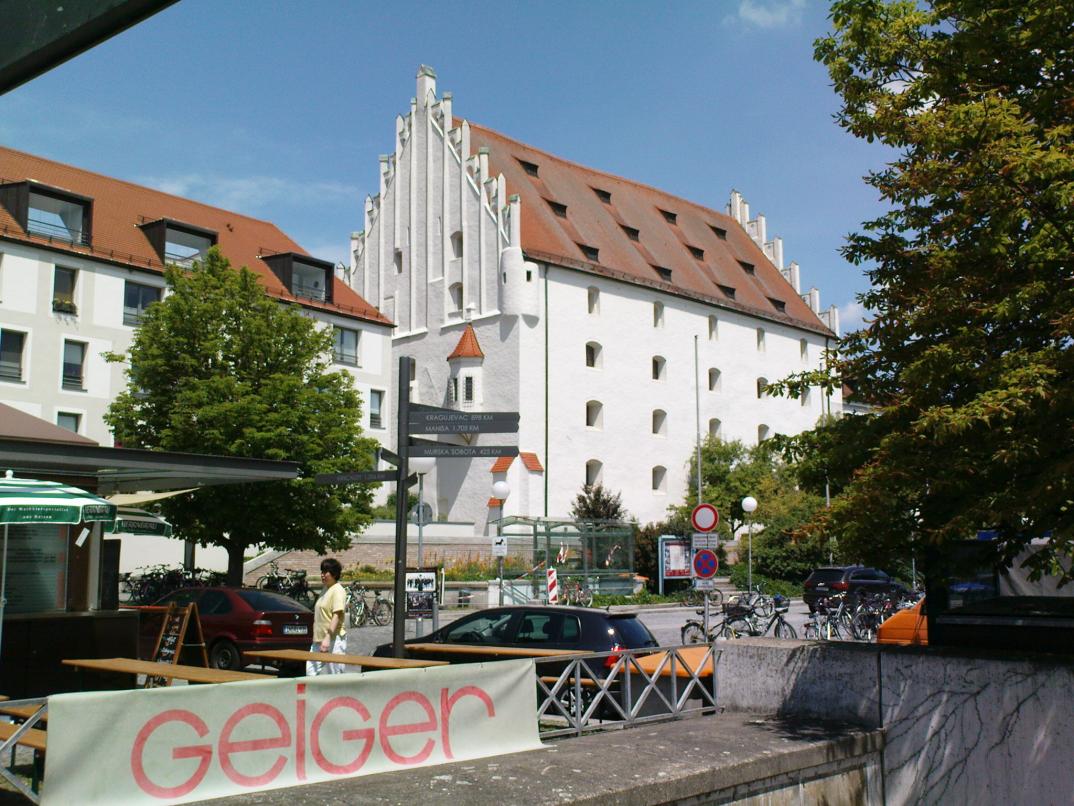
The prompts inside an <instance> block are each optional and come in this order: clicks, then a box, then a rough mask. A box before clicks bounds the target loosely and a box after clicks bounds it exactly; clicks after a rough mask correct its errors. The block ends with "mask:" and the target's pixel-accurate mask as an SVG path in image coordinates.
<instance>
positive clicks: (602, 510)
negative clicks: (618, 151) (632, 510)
mask: <svg viewBox="0 0 1074 806" xmlns="http://www.w3.org/2000/svg"><path fill="white" fill-rule="evenodd" d="M571 517H572V518H574V519H575V520H578V521H622V520H626V518H627V511H626V508H625V507H624V506H623V495H622V493H613V492H612V491H611V490H606V489H604V485H603V484H586V485H584V486H583V487H582V491H581V492H580V493H578V495H577V496H575V499H574V504H573V505H572V506H571Z"/></svg>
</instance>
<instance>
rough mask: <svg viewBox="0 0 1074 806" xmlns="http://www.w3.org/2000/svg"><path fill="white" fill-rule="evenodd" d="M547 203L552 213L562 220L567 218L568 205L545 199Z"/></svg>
mask: <svg viewBox="0 0 1074 806" xmlns="http://www.w3.org/2000/svg"><path fill="white" fill-rule="evenodd" d="M545 201H546V202H548V206H549V207H551V208H552V212H553V213H555V214H556V215H557V216H559V217H560V218H566V217H567V205H565V204H560V203H559V202H554V201H552V200H551V199H545Z"/></svg>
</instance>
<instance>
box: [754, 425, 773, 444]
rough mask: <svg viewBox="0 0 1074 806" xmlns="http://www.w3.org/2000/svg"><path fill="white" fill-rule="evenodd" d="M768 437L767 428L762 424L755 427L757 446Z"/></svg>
mask: <svg viewBox="0 0 1074 806" xmlns="http://www.w3.org/2000/svg"><path fill="white" fill-rule="evenodd" d="M769 436H770V432H769V428H768V426H767V425H765V424H764V423H761V424H760V425H759V426H757V444H758V445H760V444H761V443H762V442H764V441H765V440H766V439H768V437H769Z"/></svg>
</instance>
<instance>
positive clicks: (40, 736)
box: [0, 722, 48, 753]
mask: <svg viewBox="0 0 1074 806" xmlns="http://www.w3.org/2000/svg"><path fill="white" fill-rule="evenodd" d="M18 729H19V726H18V725H13V724H12V723H10V722H0V741H6V740H7V739H10V738H11V737H12V736H14V735H15V731H17V730H18ZM47 737H48V734H47V733H45V731H43V730H38V729H37V728H30V729H29V730H27V731H26V732H25V733H23V734H22V736H20V737H19V738H18V741H17V742H16V744H20V745H22V746H23V747H29V748H32V749H33V750H36V751H38V752H40V753H44V752H45V745H46V743H47Z"/></svg>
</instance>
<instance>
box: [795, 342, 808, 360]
mask: <svg viewBox="0 0 1074 806" xmlns="http://www.w3.org/2000/svg"><path fill="white" fill-rule="evenodd" d="M798 355H799V356H800V357H801V359H802V360H803V361H808V360H809V342H808V341H806V340H805V339H800V340H799V341H798Z"/></svg>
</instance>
